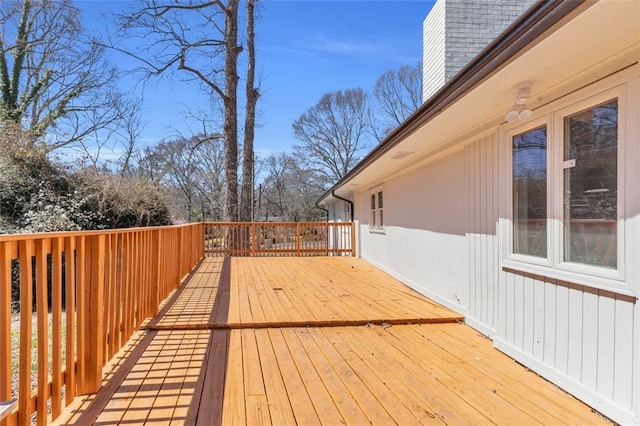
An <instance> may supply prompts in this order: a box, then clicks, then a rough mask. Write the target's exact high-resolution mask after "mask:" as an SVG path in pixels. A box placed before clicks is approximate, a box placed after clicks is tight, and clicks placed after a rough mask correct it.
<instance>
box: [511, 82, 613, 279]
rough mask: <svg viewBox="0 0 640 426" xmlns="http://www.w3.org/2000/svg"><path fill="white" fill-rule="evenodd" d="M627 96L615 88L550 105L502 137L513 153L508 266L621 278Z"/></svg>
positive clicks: (560, 275)
mask: <svg viewBox="0 0 640 426" xmlns="http://www.w3.org/2000/svg"><path fill="white" fill-rule="evenodd" d="M624 93H625V92H624V90H623V87H618V88H616V89H611V90H609V91H603V92H602V93H601V94H599V95H596V96H594V97H593V98H590V99H586V100H581V101H577V102H574V103H569V102H567V103H566V104H565V106H564V107H558V108H556V109H555V110H554V109H553V108H552V106H549V107H547V113H546V114H540V116H539V117H538V118H537V119H536V120H535V121H532V122H530V123H525V124H520V125H518V126H517V127H516V126H515V125H512V126H511V127H510V129H508V130H507V131H506V132H505V135H506V136H507V140H508V145H509V146H510V149H511V174H510V176H511V179H510V182H511V190H510V194H511V198H510V200H509V201H510V202H509V204H510V207H509V214H510V217H511V224H512V225H511V232H510V233H511V236H510V238H509V239H510V249H509V251H508V254H507V256H508V260H509V261H516V262H518V263H519V264H523V265H524V264H527V265H531V267H532V268H534V269H533V270H532V271H533V272H536V273H537V271H539V270H540V269H535V268H540V267H544V268H551V270H553V271H559V273H558V274H552V275H553V276H559V277H560V278H562V279H564V278H565V276H564V275H562V274H564V273H568V274H586V275H590V276H599V277H602V278H605V279H615V280H618V281H620V280H622V279H623V265H622V263H621V262H622V260H623V259H622V253H623V247H624V245H623V244H622V240H623V238H622V236H623V235H624V234H623V229H622V226H623V223H624V222H621V221H620V219H621V217H623V216H621V214H620V212H621V210H622V206H623V203H622V201H623V200H622V199H621V194H622V192H621V189H620V188H622V187H623V186H621V183H623V182H621V176H622V173H621V170H622V168H621V166H620V160H619V159H620V158H623V157H621V149H622V148H621V146H623V145H620V144H621V143H622V142H621V136H620V135H621V134H622V133H621V129H622V128H623V126H622V120H623V119H624V114H622V112H621V111H620V105H622V104H624V103H623V102H621V99H622V98H623V97H624ZM525 269H526V268H525ZM529 270H531V269H530V268H529ZM563 271H564V272H563ZM568 278H574V275H572V276H571V277H568ZM568 278H567V279H568Z"/></svg>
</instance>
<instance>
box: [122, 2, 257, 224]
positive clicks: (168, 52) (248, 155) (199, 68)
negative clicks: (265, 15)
mask: <svg viewBox="0 0 640 426" xmlns="http://www.w3.org/2000/svg"><path fill="white" fill-rule="evenodd" d="M254 3H255V0H251V1H249V2H248V5H247V14H248V16H247V31H248V32H247V37H248V40H247V42H248V43H249V49H250V53H249V58H248V61H249V66H248V69H249V73H248V78H247V88H248V89H247V90H248V96H247V102H248V104H247V116H248V117H247V118H246V121H245V141H244V146H245V151H247V152H245V155H244V157H243V158H244V162H245V165H243V172H244V170H253V166H252V165H251V162H252V161H253V126H254V121H253V120H254V115H255V101H256V100H257V96H258V91H257V89H255V88H254V87H253V86H254V78H253V72H254V71H253V69H254V65H255V63H254V59H253V57H254V50H253V47H252V46H253V38H254V30H253V5H254ZM238 5H239V0H228V1H227V2H221V1H205V0H201V1H198V0H188V1H185V2H175V1H173V0H142V1H141V7H138V8H137V9H136V10H134V11H133V13H131V14H127V15H123V16H121V17H120V19H121V22H122V24H123V28H124V29H126V30H127V31H128V33H129V35H130V36H132V37H138V38H139V39H140V40H141V43H142V47H141V50H140V51H138V52H129V51H126V52H124V53H126V54H128V55H131V56H134V57H136V58H137V59H139V60H140V63H141V64H142V67H141V70H142V71H143V72H144V74H145V75H146V77H150V76H154V75H161V74H165V73H167V72H173V71H180V72H181V74H182V75H185V76H187V77H188V78H191V79H194V80H195V81H198V82H199V83H200V84H202V85H203V87H204V88H205V89H206V90H207V91H208V92H209V93H210V94H211V95H213V96H215V97H216V98H217V99H221V100H222V105H223V116H224V117H223V118H224V125H223V133H224V147H225V149H224V158H225V179H224V183H225V190H224V198H225V208H224V219H225V220H226V221H237V220H238V218H239V209H238V96H237V87H238V79H239V78H238V61H239V57H240V54H241V52H242V51H243V48H242V46H240V45H239V43H238V32H239V16H238ZM111 47H112V48H114V49H117V50H121V49H118V48H117V47H115V46H111ZM121 51H122V50H121ZM249 95H252V96H249ZM253 95H254V96H255V98H254V97H253ZM249 151H250V152H249ZM244 181H249V183H248V184H250V182H251V178H250V177H245V179H244Z"/></svg>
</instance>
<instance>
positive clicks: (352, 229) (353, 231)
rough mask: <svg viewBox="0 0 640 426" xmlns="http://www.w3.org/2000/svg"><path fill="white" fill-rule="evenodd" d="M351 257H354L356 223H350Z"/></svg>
mask: <svg viewBox="0 0 640 426" xmlns="http://www.w3.org/2000/svg"><path fill="white" fill-rule="evenodd" d="M351 256H353V257H356V223H355V222H351Z"/></svg>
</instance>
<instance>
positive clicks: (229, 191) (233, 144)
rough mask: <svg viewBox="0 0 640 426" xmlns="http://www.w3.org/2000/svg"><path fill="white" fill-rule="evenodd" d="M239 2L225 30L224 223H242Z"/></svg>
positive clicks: (231, 6) (232, 4)
mask: <svg viewBox="0 0 640 426" xmlns="http://www.w3.org/2000/svg"><path fill="white" fill-rule="evenodd" d="M238 2H239V0H229V3H228V5H227V8H226V10H225V13H226V22H225V24H226V26H225V33H226V34H225V50H226V57H225V97H224V157H225V158H224V159H225V176H226V180H225V191H224V193H225V194H224V195H225V202H224V220H225V221H227V222H237V221H238V96H237V89H238V55H239V54H240V51H241V50H242V48H241V47H239V46H238Z"/></svg>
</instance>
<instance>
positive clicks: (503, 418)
mask: <svg viewBox="0 0 640 426" xmlns="http://www.w3.org/2000/svg"><path fill="white" fill-rule="evenodd" d="M459 320H460V316H459V315H458V314H456V313H454V312H452V311H450V310H448V309H446V308H444V307H442V306H440V305H438V304H436V303H434V302H432V301H430V300H429V299H426V298H425V297H423V296H421V295H419V294H418V293H416V292H414V291H413V290H411V289H410V288H408V287H406V286H404V285H403V284H402V283H400V282H399V281H397V280H395V279H393V278H392V277H390V276H389V275H387V274H385V273H383V272H381V271H379V270H377V269H375V268H374V267H372V266H371V265H369V264H367V263H366V262H364V261H362V260H361V259H356V258H342V257H341V258H338V257H336V258H302V259H301V258H212V259H205V260H204V262H203V263H202V264H201V265H200V266H199V267H198V268H197V269H196V270H195V271H194V272H193V273H192V274H191V275H190V277H189V278H188V279H187V281H186V282H185V284H183V285H182V287H181V288H180V289H179V290H178V291H177V292H175V293H174V294H173V296H172V298H171V299H170V301H169V303H167V305H166V306H165V307H164V308H163V309H162V310H161V312H160V314H159V315H158V316H157V317H156V318H154V319H153V320H152V321H150V322H149V323H148V325H147V331H146V332H145V333H144V335H142V336H141V337H139V340H138V341H137V342H136V345H135V346H132V347H129V348H128V355H127V357H126V359H124V360H122V361H121V362H120V363H119V365H118V367H117V368H116V369H114V371H113V373H112V374H111V376H110V378H109V379H108V380H106V381H105V386H103V388H102V390H101V391H100V392H99V393H98V394H97V395H95V396H91V397H89V398H87V399H86V400H85V401H84V402H83V403H79V404H75V405H74V406H73V409H72V410H68V413H67V415H66V416H64V415H63V417H62V418H61V421H60V423H64V422H69V423H75V424H81V425H85V424H91V423H95V424H101V425H116V424H136V425H138V424H139V425H142V424H154V425H159V424H211V425H220V424H224V425H226V424H248V425H253V424H273V425H289V424H304V425H307V424H349V425H360V424H383V425H386V424H394V423H397V424H424V423H439V424H469V423H474V424H485V423H496V424H515V423H517V424H599V423H602V424H606V423H607V422H606V420H604V419H603V418H601V417H600V416H598V415H597V414H594V413H593V412H592V411H591V410H590V409H589V407H587V406H585V405H584V404H582V403H581V402H579V401H577V400H576V399H574V398H573V397H571V396H570V395H568V394H566V393H564V392H562V391H561V390H559V389H558V388H556V387H555V386H554V385H552V384H550V383H549V382H546V381H545V380H543V379H541V378H540V377H538V376H537V375H535V374H534V373H532V372H530V371H529V370H527V369H525V368H524V367H522V366H520V365H519V364H517V363H516V362H515V361H513V360H512V359H510V358H508V357H507V356H505V355H503V354H501V353H500V352H498V351H496V350H495V349H493V347H492V345H491V342H490V341H489V340H488V339H486V338H485V337H483V336H481V335H480V334H478V333H477V332H476V331H474V330H473V329H471V328H470V327H468V326H466V325H464V324H460V323H459Z"/></svg>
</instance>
